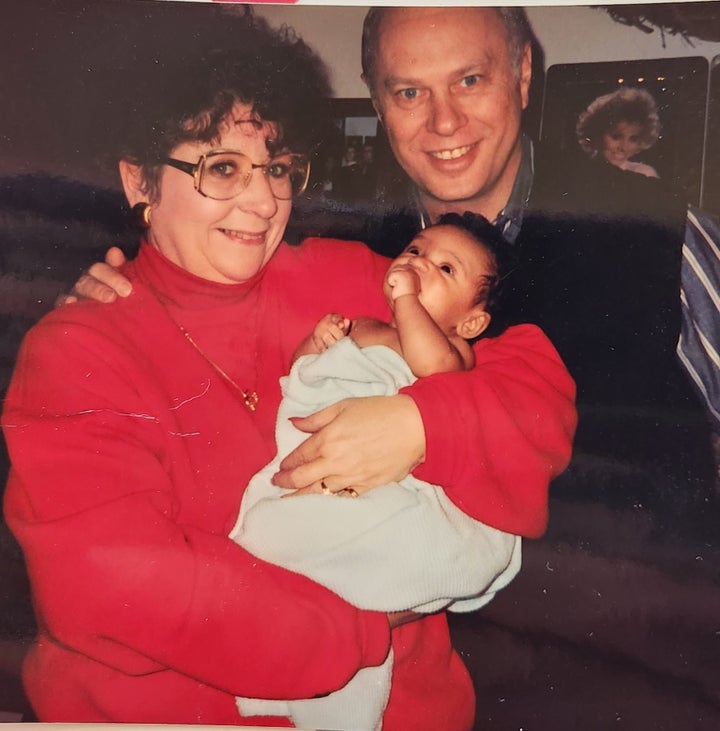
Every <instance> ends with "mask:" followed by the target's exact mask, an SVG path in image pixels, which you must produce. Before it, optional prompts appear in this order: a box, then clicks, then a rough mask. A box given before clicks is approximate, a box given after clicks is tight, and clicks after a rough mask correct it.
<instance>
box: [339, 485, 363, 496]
mask: <svg viewBox="0 0 720 731" xmlns="http://www.w3.org/2000/svg"><path fill="white" fill-rule="evenodd" d="M335 494H336V495H338V496H340V497H359V495H358V491H357V490H356V489H355V488H353V487H343V489H342V490H338V491H337V492H336V493H335Z"/></svg>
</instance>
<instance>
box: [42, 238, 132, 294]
mask: <svg viewBox="0 0 720 731" xmlns="http://www.w3.org/2000/svg"><path fill="white" fill-rule="evenodd" d="M126 261H127V260H126V259H125V254H123V253H122V251H121V250H120V249H118V248H117V246H113V247H112V248H110V249H108V251H107V254H105V261H104V262H96V263H95V264H93V265H92V266H91V267H90V268H89V269H88V270H87V271H86V272H84V273H83V274H82V275H81V276H80V279H78V280H77V282H75V286H74V287H73V288H72V289H71V290H70V293H69V294H61V295H59V296H58V298H57V299H56V300H55V307H60V306H62V305H68V304H70V303H72V302H77V301H78V300H80V299H92V300H97V301H98V302H113V301H114V300H115V299H117V298H118V297H127V296H128V295H129V294H130V292H132V285H131V284H130V282H129V281H128V280H127V279H126V278H125V277H124V276H123V275H122V274H121V273H120V272H119V271H118V269H119V268H120V267H121V266H122V265H123V264H125V262H126Z"/></svg>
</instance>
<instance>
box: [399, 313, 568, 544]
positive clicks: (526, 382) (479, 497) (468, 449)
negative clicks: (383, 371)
mask: <svg viewBox="0 0 720 731" xmlns="http://www.w3.org/2000/svg"><path fill="white" fill-rule="evenodd" d="M475 356H476V365H475V368H474V369H473V370H472V371H469V372H464V373H450V374H440V375H436V376H431V377H429V378H423V379H420V380H419V381H417V382H416V383H415V384H413V385H412V386H410V387H409V388H407V389H404V392H405V393H408V394H409V395H410V396H412V398H413V399H414V401H415V403H416V404H417V406H418V408H419V410H420V413H421V415H422V420H423V424H424V427H425V435H426V443H427V448H426V460H425V463H424V464H423V465H422V466H421V467H420V468H418V469H417V470H416V471H415V474H416V476H417V477H419V478H422V479H424V480H426V481H428V482H431V483H433V484H436V485H442V486H443V488H444V489H445V491H446V493H447V495H448V497H450V499H451V500H452V501H453V502H454V503H455V504H456V505H457V506H458V507H459V508H461V509H462V510H463V511H464V512H465V513H467V514H468V515H470V516H472V517H474V518H476V519H477V520H480V521H482V522H484V523H487V524H488V525H491V526H493V527H495V528H498V529H500V530H504V531H507V532H508V533H514V534H517V535H522V536H526V537H537V536H540V535H542V533H543V532H544V530H545V528H546V525H547V510H548V505H547V502H548V487H549V484H550V480H551V479H552V478H553V477H555V476H557V475H558V474H559V473H560V472H562V471H563V470H564V469H565V467H566V466H567V464H568V461H569V459H570V454H571V447H572V439H573V435H574V433H575V426H576V419H577V416H576V411H575V405H574V401H575V384H574V382H573V380H572V378H571V377H570V374H569V373H568V372H567V369H566V368H565V366H564V365H563V363H562V361H561V360H560V357H559V355H558V354H557V352H556V351H555V349H554V348H553V346H552V345H551V343H550V341H549V340H548V339H547V337H546V336H545V335H544V334H543V333H542V331H541V330H540V329H538V328H537V327H535V326H533V325H520V326H517V327H513V328H510V329H509V330H507V331H506V332H505V333H504V334H503V335H501V336H500V337H498V338H494V339H488V340H481V341H479V342H478V343H477V345H476V346H475Z"/></svg>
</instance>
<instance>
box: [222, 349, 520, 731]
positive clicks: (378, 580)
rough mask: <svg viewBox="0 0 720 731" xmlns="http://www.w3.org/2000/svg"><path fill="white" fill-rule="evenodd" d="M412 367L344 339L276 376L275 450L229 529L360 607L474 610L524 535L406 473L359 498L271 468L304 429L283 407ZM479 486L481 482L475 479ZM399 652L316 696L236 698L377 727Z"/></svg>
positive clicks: (296, 407)
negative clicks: (302, 485)
mask: <svg viewBox="0 0 720 731" xmlns="http://www.w3.org/2000/svg"><path fill="white" fill-rule="evenodd" d="M413 380H414V376H413V374H412V372H411V370H410V368H409V367H408V365H407V363H405V361H404V360H403V359H402V358H401V357H400V356H399V355H398V354H397V353H395V352H394V351H393V350H391V349H390V348H387V347H385V346H371V347H368V348H363V349H360V348H358V347H357V345H356V344H355V343H354V342H353V341H352V340H351V339H350V338H344V339H343V340H341V341H340V342H338V343H336V344H335V345H333V346H332V347H331V348H329V349H328V350H326V351H325V352H324V353H322V354H321V355H308V356H304V357H302V358H300V359H298V361H297V362H296V363H295V365H294V366H293V368H292V370H291V372H290V374H289V375H288V376H286V377H284V378H282V379H281V386H282V391H283V401H282V403H281V405H280V409H279V411H278V418H277V426H276V440H277V446H278V455H277V456H276V458H275V459H274V460H273V461H272V462H271V463H270V464H269V465H268V466H267V467H265V468H264V469H263V470H261V471H260V472H259V473H257V475H255V476H254V477H253V479H252V480H251V482H250V484H249V486H248V488H247V490H246V492H245V495H244V496H243V500H242V503H241V506H240V515H239V517H238V521H237V523H236V525H235V527H234V528H233V530H232V532H231V533H230V537H231V538H232V539H233V540H235V541H237V542H238V543H239V544H240V545H242V546H243V547H244V548H246V549H247V550H248V551H250V552H251V553H253V554H254V555H256V556H258V557H260V558H262V559H264V560H266V561H270V562H272V563H275V564H278V565H280V566H284V567H286V568H288V569H290V570H292V571H295V572H298V573H300V574H303V575H305V576H308V577H310V578H311V579H313V580H314V581H317V582H318V583H320V584H323V585H324V586H326V587H328V588H330V589H332V590H333V591H334V592H336V593H337V594H339V595H340V596H342V597H343V598H345V599H347V600H348V601H349V602H351V603H352V604H354V605H355V606H357V607H360V608H361V609H372V610H377V611H385V612H390V611H400V610H405V609H414V610H415V611H418V612H435V611H438V610H441V609H444V608H447V609H450V610H452V611H458V612H464V611H471V610H474V609H478V608H479V607H481V606H483V605H484V604H486V603H487V602H489V601H490V600H491V599H492V597H493V595H494V593H495V592H496V591H498V590H499V589H501V588H502V587H503V586H505V585H506V584H508V583H509V582H510V581H511V580H512V578H513V577H514V576H515V574H516V573H517V572H518V570H519V568H520V560H521V559H520V538H519V537H517V536H512V535H509V534H507V533H502V532H501V531H498V530H496V529H494V528H491V527H489V526H486V525H483V524H482V523H479V522H477V521H475V520H473V519H471V518H469V517H468V516H467V515H465V514H464V513H463V512H462V511H461V510H459V509H458V508H457V507H455V505H453V503H452V502H451V501H450V500H449V499H448V498H447V497H446V496H445V493H444V491H443V490H442V489H441V488H439V487H435V486H433V485H429V484H427V483H424V482H421V481H420V480H417V479H415V478H414V477H413V476H412V475H409V476H408V477H406V478H405V479H404V480H402V481H401V482H399V483H393V484H391V485H387V486H383V487H381V488H377V489H375V490H372V491H371V492H369V493H367V494H365V495H362V496H361V497H359V498H342V497H334V496H329V495H305V496H301V497H298V498H286V499H281V497H282V496H283V495H286V494H287V491H286V490H283V489H280V488H277V487H275V486H273V485H272V483H271V482H270V479H271V477H272V475H273V474H274V473H275V472H276V471H277V468H278V464H279V462H280V460H281V459H282V458H283V457H284V456H285V455H287V454H288V453H289V452H290V451H292V450H293V449H294V448H295V447H296V446H297V445H298V444H300V443H301V442H302V441H303V440H304V439H306V438H307V434H304V433H303V432H300V431H299V430H297V429H295V427H294V426H293V425H292V423H291V422H290V421H288V417H290V416H306V415H308V414H311V413H314V412H316V411H318V410H319V409H321V408H323V407H325V406H328V405H330V404H332V403H335V402H336V401H339V400H340V399H344V398H348V397H358V396H380V395H386V396H389V395H393V394H395V393H397V391H398V390H399V389H400V388H403V387H404V386H406V385H409V384H410V383H412V382H413ZM477 489H478V490H482V485H478V487H477ZM391 668H392V657H391V656H390V657H388V659H387V660H386V662H385V663H384V664H383V665H382V666H380V667H379V668H366V669H365V670H363V671H360V672H359V673H358V674H357V675H356V676H355V677H354V678H353V679H352V680H351V681H350V683H348V685H346V686H345V687H344V688H342V689H341V690H340V691H337V692H335V693H331V694H330V695H329V696H324V697H322V698H318V699H310V700H300V701H288V702H286V701H268V700H255V699H238V707H239V708H240V710H241V712H242V713H243V715H285V716H289V717H291V718H292V720H293V722H294V723H295V725H296V726H299V727H304V728H312V729H337V730H339V731H344V730H345V729H347V730H348V731H356V730H359V731H370V729H378V728H380V727H381V725H382V713H383V711H384V709H385V705H386V704H387V698H388V694H389V689H390V676H391Z"/></svg>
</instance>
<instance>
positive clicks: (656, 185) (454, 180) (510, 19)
mask: <svg viewBox="0 0 720 731" xmlns="http://www.w3.org/2000/svg"><path fill="white" fill-rule="evenodd" d="M362 62H363V79H364V80H365V82H366V83H367V85H368V88H369V91H370V94H371V98H372V102H373V105H374V107H375V110H376V112H377V114H378V118H379V119H380V121H381V123H382V124H383V126H384V129H385V132H386V134H387V138H388V140H389V143H390V146H391V148H392V151H393V154H394V155H395V158H396V160H397V162H398V163H399V164H400V166H401V167H402V168H403V170H404V172H405V173H406V174H407V176H408V177H409V178H410V180H411V181H412V186H411V190H410V194H409V196H408V198H407V199H406V202H405V204H404V205H402V206H401V207H400V208H397V207H396V208H394V209H393V210H391V211H387V210H386V211H384V212H383V213H384V215H383V217H382V219H375V222H376V226H375V228H373V227H372V224H370V225H368V224H366V227H365V230H364V231H363V233H362V234H361V237H363V238H364V239H366V240H369V241H371V243H372V244H373V245H374V246H376V247H377V248H379V249H380V250H383V251H386V252H387V253H394V252H395V251H396V250H397V248H399V247H402V246H404V244H405V243H406V242H407V241H408V240H409V238H410V237H411V236H412V235H413V234H414V233H415V232H416V231H417V229H418V228H420V227H423V226H424V225H425V224H426V223H428V222H431V221H434V220H436V219H437V217H438V216H439V215H441V214H442V213H444V212H446V211H449V210H453V211H458V212H461V213H462V212H463V211H466V210H470V211H473V212H475V213H480V214H482V215H484V216H485V217H486V218H488V219H489V220H491V221H493V222H495V223H496V225H497V226H499V227H500V229H501V230H502V231H503V233H504V235H505V238H506V239H508V240H509V241H511V242H513V243H515V246H516V250H517V253H518V259H519V265H518V269H517V271H516V272H515V275H514V277H515V287H514V289H515V291H516V295H517V296H516V298H515V306H516V313H515V316H516V317H517V318H518V319H523V320H531V321H534V322H537V323H538V324H540V325H541V326H542V327H543V328H544V329H545V330H546V332H547V333H548V335H549V336H550V338H551V339H552V340H553V342H554V343H555V345H556V347H557V348H558V350H559V351H560V353H561V355H562V356H563V358H564V359H565V361H566V363H567V364H568V367H569V368H570V371H571V373H573V375H574V376H575V378H576V380H577V383H578V401H579V405H580V414H581V420H580V426H579V430H578V435H577V440H576V459H575V462H574V466H573V469H571V470H570V472H569V473H567V475H566V477H565V478H564V479H563V478H561V480H563V482H564V483H565V485H566V487H567V488H568V489H569V490H571V491H572V492H573V493H574V494H575V495H577V494H578V493H583V492H585V493H588V494H586V495H585V496H586V497H590V498H595V499H597V498H600V499H605V500H609V501H614V500H617V499H619V500H622V501H623V502H625V501H628V502H630V501H637V500H638V499H641V500H643V501H646V502H653V501H655V500H657V503H658V505H663V504H665V505H667V504H668V503H669V504H674V503H675V502H676V501H677V500H678V499H679V500H680V502H683V501H685V500H687V499H690V501H692V497H693V493H694V492H696V491H704V490H705V487H706V484H709V483H707V482H706V481H707V479H708V477H709V475H710V474H711V472H710V470H711V460H710V453H709V450H707V449H705V448H704V447H703V446H702V445H707V443H708V440H707V436H706V434H705V431H706V425H705V421H704V417H703V415H702V412H701V409H700V407H699V404H698V403H697V402H696V399H695V398H694V396H693V395H692V394H691V392H690V390H689V387H688V383H687V380H686V378H685V376H684V374H683V373H682V372H681V371H680V368H679V366H678V364H677V361H676V358H675V344H676V342H677V336H678V332H679V325H680V310H679V299H678V292H679V289H680V286H679V285H680V283H679V278H680V252H681V244H682V222H683V216H684V205H683V204H682V203H680V202H678V201H677V200H676V199H675V198H674V197H673V195H671V194H670V193H669V191H667V190H666V189H665V188H664V187H663V185H662V184H661V183H660V182H659V181H657V180H650V179H647V178H645V177H644V176H640V175H634V174H632V173H627V172H624V171H620V170H618V169H616V168H613V167H612V166H609V165H605V166H600V165H594V166H592V168H590V167H588V168H587V169H582V168H578V167H576V168H574V169H564V170H562V169H559V168H558V165H557V160H546V159H544V158H543V157H542V150H539V149H537V147H536V149H535V150H533V145H532V143H531V142H530V140H529V139H528V138H527V137H525V136H524V135H523V134H522V129H521V123H522V112H523V110H524V109H525V108H526V107H527V105H528V99H529V91H530V82H531V75H532V32H531V29H530V26H529V24H528V22H527V18H526V16H525V13H524V11H523V10H522V9H519V8H486V7H464V8H374V9H371V10H370V11H369V13H368V15H367V17H366V20H365V24H364V29H363V51H362ZM620 482H622V491H623V493H624V494H623V496H622V497H620V496H619V494H618V493H619V492H620V490H618V487H619V483H620Z"/></svg>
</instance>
